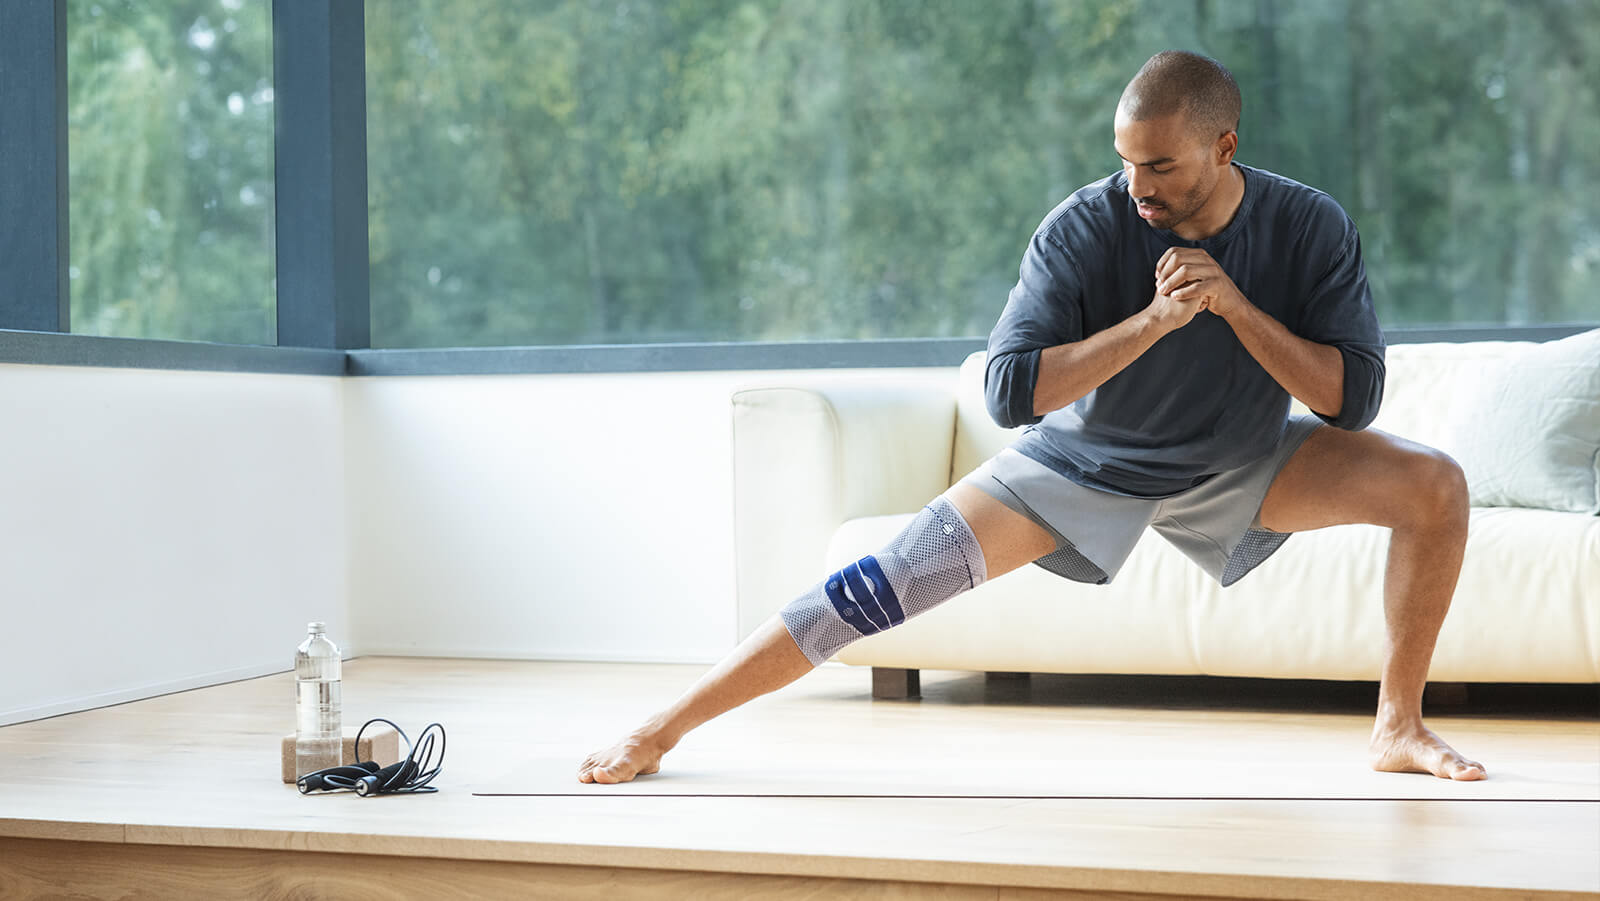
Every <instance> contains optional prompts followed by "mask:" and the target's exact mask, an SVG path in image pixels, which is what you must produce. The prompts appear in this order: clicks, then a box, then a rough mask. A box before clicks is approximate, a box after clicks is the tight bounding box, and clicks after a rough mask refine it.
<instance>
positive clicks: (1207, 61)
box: [1117, 50, 1242, 139]
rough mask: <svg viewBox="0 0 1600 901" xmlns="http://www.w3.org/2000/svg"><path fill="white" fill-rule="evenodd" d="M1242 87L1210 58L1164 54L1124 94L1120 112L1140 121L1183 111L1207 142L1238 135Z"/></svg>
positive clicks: (1141, 71)
mask: <svg viewBox="0 0 1600 901" xmlns="http://www.w3.org/2000/svg"><path fill="white" fill-rule="evenodd" d="M1241 106H1242V101H1241V100H1240V99H1239V85H1238V84H1236V83H1235V82H1234V80H1233V74H1232V73H1231V72H1229V71H1228V70H1227V68H1226V67H1224V66H1223V65H1222V64H1221V63H1219V62H1217V61H1216V60H1214V59H1212V58H1211V57H1209V56H1201V55H1200V54H1198V53H1190V52H1188V51H1186V50H1163V51H1161V52H1160V53H1157V54H1156V55H1155V56H1152V57H1150V59H1149V60H1148V61H1146V62H1145V64H1144V65H1143V66H1142V67H1140V69H1139V73H1138V74H1137V75H1135V76H1133V80H1132V81H1130V82H1128V86H1127V87H1126V88H1124V89H1123V91H1122V99H1121V100H1119V101H1118V102H1117V109H1118V110H1121V111H1123V112H1124V113H1126V114H1127V115H1128V117H1129V118H1131V119H1133V120H1135V121H1142V120H1145V119H1160V118H1163V117H1166V116H1170V115H1172V114H1173V113H1176V112H1182V113H1183V114H1184V116H1185V118H1186V119H1188V122H1189V126H1190V127H1191V128H1193V129H1194V130H1195V131H1196V132H1197V133H1201V134H1205V135H1206V136H1207V137H1208V139H1214V138H1219V137H1221V136H1222V135H1223V134H1225V133H1227V132H1230V131H1238V130H1239V109H1240V107H1241Z"/></svg>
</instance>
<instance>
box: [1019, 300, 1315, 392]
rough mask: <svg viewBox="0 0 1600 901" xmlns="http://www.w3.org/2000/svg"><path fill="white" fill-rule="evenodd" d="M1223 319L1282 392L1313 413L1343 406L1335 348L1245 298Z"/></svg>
mask: <svg viewBox="0 0 1600 901" xmlns="http://www.w3.org/2000/svg"><path fill="white" fill-rule="evenodd" d="M1223 318H1224V319H1226V320H1227V321H1228V325H1230V326H1232V327H1233V333H1234V334H1235V335H1237V336H1238V337H1239V343H1240V344H1243V345H1244V349H1245V350H1247V351H1249V352H1250V356H1252V357H1255V359H1256V362H1257V363H1260V364H1261V368H1262V369H1265V370H1266V371H1267V374H1268V375H1270V376H1272V377H1273V379H1275V380H1276V381H1277V382H1278V384H1279V385H1282V386H1283V389H1284V390H1285V391H1287V392H1289V393H1290V394H1292V395H1294V396H1295V397H1296V398H1297V399H1299V401H1300V402H1301V403H1303V404H1305V405H1306V406H1307V407H1309V408H1310V409H1311V410H1313V411H1314V412H1317V413H1321V414H1322V415H1324V416H1338V415H1339V411H1340V410H1341V409H1343V408H1344V354H1342V353H1340V352H1339V349H1338V348H1337V347H1330V346H1328V345H1326V344H1318V343H1317V342H1315V341H1308V340H1306V339H1305V338H1302V337H1300V336H1299V335H1296V334H1295V333H1294V332H1291V331H1289V330H1288V329H1287V328H1285V327H1284V325H1283V323H1281V322H1279V321H1278V320H1276V319H1273V318H1272V317H1271V316H1268V315H1267V314H1266V313H1263V312H1261V309H1260V308H1259V307H1257V306H1256V305H1255V304H1253V303H1250V302H1248V301H1245V302H1243V303H1240V304H1239V305H1238V306H1237V307H1236V308H1234V309H1231V310H1229V311H1228V314H1227V315H1226V316H1224V317H1223ZM1040 368H1041V370H1042V369H1043V365H1042V363H1041V367H1040ZM1040 380H1041V381H1043V375H1042V374H1041V375H1040Z"/></svg>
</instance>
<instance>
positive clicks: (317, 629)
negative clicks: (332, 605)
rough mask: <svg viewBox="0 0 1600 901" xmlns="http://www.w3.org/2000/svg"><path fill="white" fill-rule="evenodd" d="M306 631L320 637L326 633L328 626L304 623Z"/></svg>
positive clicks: (325, 624)
mask: <svg viewBox="0 0 1600 901" xmlns="http://www.w3.org/2000/svg"><path fill="white" fill-rule="evenodd" d="M306 629H307V630H309V631H310V632H311V634H312V635H321V634H322V633H324V632H326V631H328V624H327V623H306Z"/></svg>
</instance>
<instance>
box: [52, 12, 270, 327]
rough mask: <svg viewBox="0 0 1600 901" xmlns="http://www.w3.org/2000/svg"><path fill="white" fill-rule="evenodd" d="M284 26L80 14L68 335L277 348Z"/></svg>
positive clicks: (169, 15)
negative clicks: (279, 82)
mask: <svg viewBox="0 0 1600 901" xmlns="http://www.w3.org/2000/svg"><path fill="white" fill-rule="evenodd" d="M272 99H273V94H272V22H271V17H270V15H269V14H268V9H267V7H266V4H264V3H261V2H257V0H249V2H247V0H157V2H144V0H68V2H67V129H68V133H67V153H68V184H69V191H70V201H69V204H68V227H69V229H70V232H71V238H70V242H71V254H70V255H71V269H70V270H69V276H70V281H69V284H70V286H71V288H70V290H71V292H72V316H71V318H72V330H73V331H74V332H81V333H87V334H96V335H123V336H129V337H140V338H181V339H188V340H197V341H223V342H231V343H237V344H274V343H276V341H277V317H276V314H275V295H276V288H275V286H274V283H273V279H274V266H273V252H272V248H273V241H274V234H273V216H272V208H273V193H272V185H273V180H272V159H273V141H272Z"/></svg>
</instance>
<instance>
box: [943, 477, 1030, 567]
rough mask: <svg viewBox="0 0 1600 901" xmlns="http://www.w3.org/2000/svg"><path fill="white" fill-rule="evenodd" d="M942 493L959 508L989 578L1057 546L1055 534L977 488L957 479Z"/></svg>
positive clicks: (1027, 562) (1022, 564)
mask: <svg viewBox="0 0 1600 901" xmlns="http://www.w3.org/2000/svg"><path fill="white" fill-rule="evenodd" d="M944 494H945V497H947V498H949V499H950V503H952V504H955V506H956V509H957V510H959V511H961V518H962V519H965V520H966V521H967V527H968V528H970V529H972V534H973V535H974V536H975V537H976V538H977V539H978V547H980V548H982V549H983V562H984V567H985V569H986V570H987V571H988V573H987V577H988V578H990V579H993V578H995V577H996V576H1000V575H1004V574H1005V573H1008V572H1010V571H1012V570H1014V569H1016V568H1017V567H1019V566H1025V565H1027V564H1029V563H1032V562H1033V561H1034V560H1037V559H1039V558H1040V557H1043V556H1044V555H1045V554H1048V553H1050V552H1051V551H1053V550H1055V548H1056V539H1055V536H1053V535H1051V534H1050V533H1049V532H1046V531H1045V530H1044V529H1043V528H1041V527H1040V526H1039V524H1038V523H1035V522H1034V521H1033V520H1031V519H1029V518H1028V517H1026V516H1023V515H1022V514H1021V513H1018V512H1017V511H1015V510H1013V509H1011V508H1010V507H1007V506H1006V505H1005V504H1002V503H1000V502H999V501H997V500H995V499H994V498H992V497H990V496H989V495H988V494H985V493H984V492H983V491H982V490H981V489H979V488H976V487H974V486H972V485H969V484H967V483H965V482H957V483H956V484H954V485H951V486H950V490H948V491H946V492H945V493H944Z"/></svg>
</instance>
